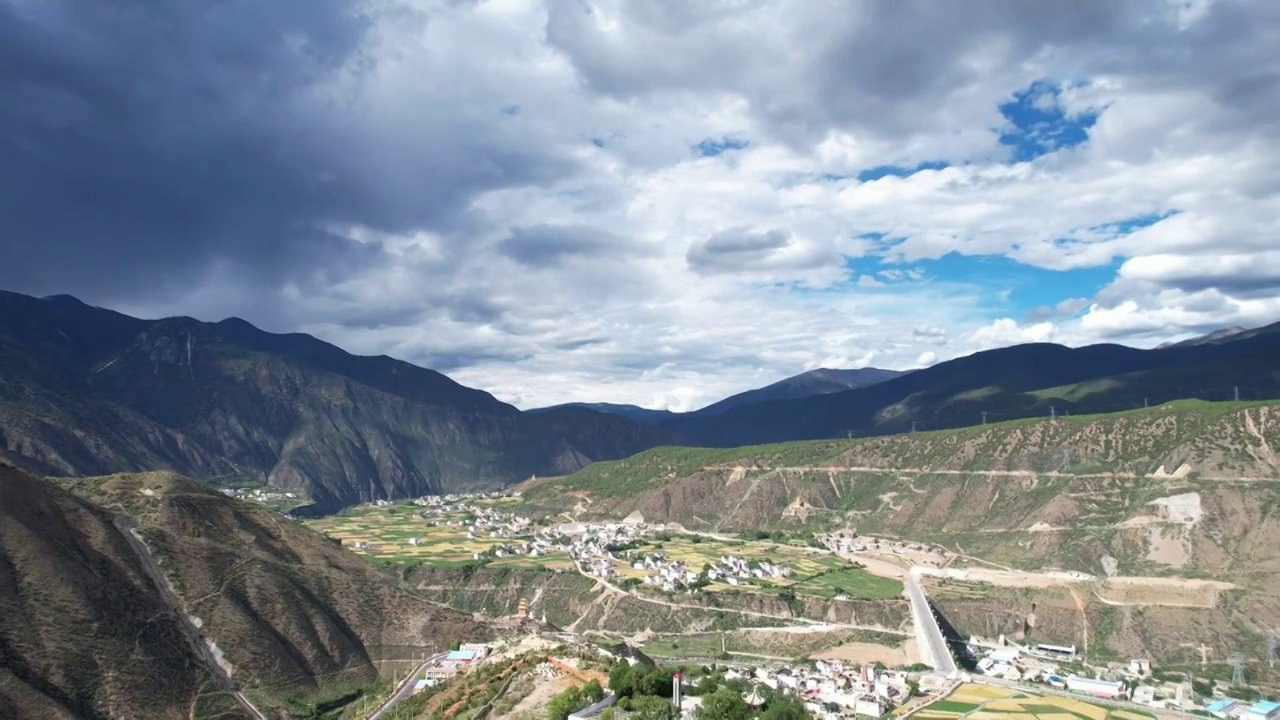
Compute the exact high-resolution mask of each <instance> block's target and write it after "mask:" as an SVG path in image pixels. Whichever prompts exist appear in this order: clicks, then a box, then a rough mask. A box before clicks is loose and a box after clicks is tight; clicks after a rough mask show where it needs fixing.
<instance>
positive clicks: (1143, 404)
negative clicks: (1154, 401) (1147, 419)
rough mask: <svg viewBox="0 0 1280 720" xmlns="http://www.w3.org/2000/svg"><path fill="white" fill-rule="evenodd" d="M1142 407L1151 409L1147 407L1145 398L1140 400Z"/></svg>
mask: <svg viewBox="0 0 1280 720" xmlns="http://www.w3.org/2000/svg"><path fill="white" fill-rule="evenodd" d="M1142 407H1143V408H1148V407H1151V406H1150V405H1148V404H1147V399H1146V398H1142Z"/></svg>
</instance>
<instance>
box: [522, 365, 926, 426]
mask: <svg viewBox="0 0 1280 720" xmlns="http://www.w3.org/2000/svg"><path fill="white" fill-rule="evenodd" d="M908 372H909V371H908V370H884V369H881V368H855V369H849V370H845V369H835V368H817V369H815V370H807V371H805V372H802V373H800V374H799V375H794V376H792V377H789V378H783V379H782V380H779V381H778V382H775V383H773V384H771V385H766V386H764V387H762V388H756V389H754V390H747V391H746V392H740V393H738V394H736V395H730V396H729V397H727V398H725V399H723V400H719V401H717V402H714V403H711V404H710V405H708V406H706V407H704V408H701V409H699V410H694V411H692V412H688V413H678V412H673V411H671V410H654V409H650V408H643V407H639V406H637V405H621V404H617V403H582V402H579V403H565V404H563V405H553V406H551V407H545V408H537V409H535V410H531V411H530V412H535V413H540V412H546V411H549V410H560V409H563V408H584V409H587V410H594V411H596V412H602V413H608V414H610V415H621V416H623V417H628V418H631V419H632V420H639V421H640V422H643V423H649V424H651V425H662V424H664V423H668V422H672V421H674V420H676V419H679V418H687V417H690V416H695V415H696V416H708V415H715V414H717V413H721V412H724V411H725V410H729V409H731V408H736V407H743V406H745V405H753V404H755V403H761V402H768V401H770V400H786V399H794V398H802V397H810V396H813V395H825V394H827V393H833V392H840V391H842V390H852V389H854V388H860V387H867V386H869V385H874V384H876V383H878V382H884V381H885V380H889V379H891V378H895V377H898V376H899V375H905V374H907V373H908Z"/></svg>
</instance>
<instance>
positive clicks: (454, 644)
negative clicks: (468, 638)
mask: <svg viewBox="0 0 1280 720" xmlns="http://www.w3.org/2000/svg"><path fill="white" fill-rule="evenodd" d="M449 649H450V650H453V651H455V652H456V651H458V650H461V649H462V643H460V642H458V641H456V640H455V641H453V642H451V643H449Z"/></svg>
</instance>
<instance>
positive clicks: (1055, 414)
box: [1049, 405, 1058, 420]
mask: <svg viewBox="0 0 1280 720" xmlns="http://www.w3.org/2000/svg"><path fill="white" fill-rule="evenodd" d="M1049 419H1050V420H1057V419H1058V409H1057V408H1055V407H1054V406H1052V405H1050V406H1049Z"/></svg>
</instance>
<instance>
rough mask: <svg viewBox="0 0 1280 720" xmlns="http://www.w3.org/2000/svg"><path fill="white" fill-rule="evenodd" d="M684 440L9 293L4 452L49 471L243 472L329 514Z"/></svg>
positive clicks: (256, 337)
mask: <svg viewBox="0 0 1280 720" xmlns="http://www.w3.org/2000/svg"><path fill="white" fill-rule="evenodd" d="M671 442H675V437H674V436H672V435H670V434H669V433H667V432H665V431H662V430H660V429H657V428H654V427H652V426H650V425H646V424H642V423H637V422H635V421H632V420H629V419H627V418H623V417H619V416H616V415H607V414H601V413H596V412H592V411H590V410H583V409H577V408H562V409H557V410H553V411H549V412H546V413H540V414H539V415H538V416H537V417H533V416H531V415H529V414H526V413H522V412H521V411H520V410H518V409H516V408H515V407H513V406H511V405H508V404H506V403H503V402H500V401H498V400H497V399H495V398H494V397H493V396H492V395H490V394H489V393H486V392H483V391H480V390H474V389H472V388H468V387H464V386H462V385H459V384H458V383H456V382H454V381H453V380H450V379H449V378H448V377H446V376H444V375H442V374H440V373H438V372H435V371H432V370H427V369H424V368H420V367H417V366H414V365H411V364H409V363H406V362H402V361H399V360H394V359H392V358H389V357H386V356H379V357H362V356H356V355H351V354H349V353H347V352H344V351H343V350H340V349H339V348H337V347H335V346H333V345H330V344H328V343H324V342H321V341H319V340H317V339H315V338H313V337H311V336H308V335H301V334H290V335H277V334H272V333H267V332H264V331H262V330H259V329H257V328H255V327H253V326H252V325H250V324H249V323H247V322H244V321H243V320H238V319H234V318H233V319H229V320H224V321H222V322H217V323H206V322H199V321H197V320H193V319H191V318H186V317H174V318H166V319H162V320H140V319H137V318H133V317H129V316H126V315H122V314H120V313H116V312H112V311H110V310H103V309H100V308H94V307H90V306H88V305H85V304H84V303H81V302H80V301H78V300H76V299H74V298H71V297H67V296H56V297H50V298H45V299H37V298H33V297H28V296H24V295H17V294H13V293H0V458H7V459H8V460H9V461H10V462H12V463H13V464H15V465H17V466H20V467H23V468H26V469H28V470H31V471H33V472H36V473H40V474H45V475H102V474H107V473H113V472H128V471H143V470H157V469H167V470H174V471H177V472H180V473H183V474H184V475H190V476H193V477H200V478H206V479H216V478H248V479H253V480H257V481H260V482H265V483H270V484H272V485H275V486H277V487H281V488H286V489H290V490H295V491H298V492H300V493H302V494H304V495H306V496H307V497H309V498H310V499H311V501H312V502H313V503H314V509H315V510H317V511H325V510H333V509H336V508H338V507H341V506H344V505H350V504H354V503H358V502H362V501H369V500H373V499H377V498H387V497H412V496H419V495H424V494H429V493H442V492H450V491H457V490H464V489H472V488H483V487H497V486H502V485H505V484H509V483H511V482H513V481H516V480H520V479H524V478H526V477H529V476H530V475H531V474H540V475H541V474H563V473H568V472H573V471H575V470H578V469H580V468H582V467H584V466H585V465H587V464H588V463H590V462H592V461H595V460H602V459H612V458H620V457H625V456H627V455H631V454H633V453H635V452H638V451H640V450H644V449H646V448H649V447H653V446H655V445H659V444H664V443H671Z"/></svg>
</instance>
